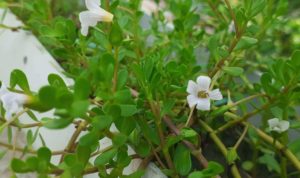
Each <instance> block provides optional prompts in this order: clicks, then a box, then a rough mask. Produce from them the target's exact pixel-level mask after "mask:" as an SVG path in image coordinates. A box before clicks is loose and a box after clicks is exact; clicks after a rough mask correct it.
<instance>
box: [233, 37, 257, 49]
mask: <svg viewBox="0 0 300 178" xmlns="http://www.w3.org/2000/svg"><path fill="white" fill-rule="evenodd" d="M257 41H258V40H257V39H255V38H251V37H247V36H243V37H242V38H241V39H240V41H239V42H238V44H237V45H236V47H235V48H234V50H242V49H248V48H250V47H252V46H253V45H255V44H256V43H257Z"/></svg>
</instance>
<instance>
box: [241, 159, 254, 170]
mask: <svg viewBox="0 0 300 178" xmlns="http://www.w3.org/2000/svg"><path fill="white" fill-rule="evenodd" d="M253 167H254V164H253V163H252V162H251V161H244V162H243V164H242V168H243V169H245V170H246V171H251V170H252V168H253Z"/></svg>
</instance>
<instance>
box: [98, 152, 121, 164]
mask: <svg viewBox="0 0 300 178" xmlns="http://www.w3.org/2000/svg"><path fill="white" fill-rule="evenodd" d="M116 154H117V149H111V150H108V151H106V152H104V153H102V154H100V155H99V156H98V157H97V158H96V159H95V161H94V164H95V165H96V166H104V165H105V164H107V163H108V162H109V161H110V160H112V159H113V158H114V157H115V155H116Z"/></svg>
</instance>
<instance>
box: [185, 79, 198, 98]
mask: <svg viewBox="0 0 300 178" xmlns="http://www.w3.org/2000/svg"><path fill="white" fill-rule="evenodd" d="M186 91H187V92H188V93H189V94H192V95H195V96H197V94H198V92H199V88H198V85H197V84H196V83H195V82H194V81H192V80H189V83H188V86H187V88H186Z"/></svg>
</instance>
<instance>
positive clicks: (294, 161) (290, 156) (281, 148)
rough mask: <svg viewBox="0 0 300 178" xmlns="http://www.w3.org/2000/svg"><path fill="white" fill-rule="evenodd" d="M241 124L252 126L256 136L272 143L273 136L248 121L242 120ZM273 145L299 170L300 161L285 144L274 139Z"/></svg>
mask: <svg viewBox="0 0 300 178" xmlns="http://www.w3.org/2000/svg"><path fill="white" fill-rule="evenodd" d="M243 124H244V125H249V126H250V127H251V128H253V129H254V130H255V131H256V133H257V134H258V136H259V137H260V138H261V139H263V140H264V141H265V142H267V143H269V144H273V142H274V138H272V137H271V136H269V135H267V134H266V133H265V132H263V131H262V130H260V129H258V128H256V127H255V126H253V125H252V124H250V123H246V122H243ZM274 146H275V148H276V149H277V150H279V151H280V152H281V153H283V154H284V155H285V157H286V158H287V159H288V160H289V162H291V163H292V164H293V165H294V167H295V168H296V169H297V170H298V171H300V161H299V159H298V158H297V157H296V156H295V155H294V153H292V152H291V150H289V149H288V148H287V147H286V146H285V145H283V144H282V143H280V142H279V141H278V140H276V141H275V144H274Z"/></svg>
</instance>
